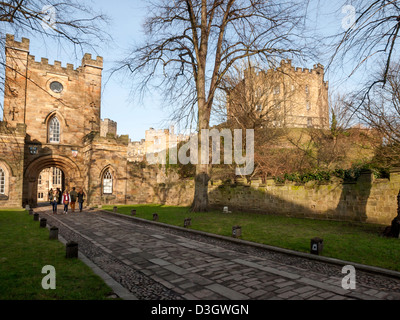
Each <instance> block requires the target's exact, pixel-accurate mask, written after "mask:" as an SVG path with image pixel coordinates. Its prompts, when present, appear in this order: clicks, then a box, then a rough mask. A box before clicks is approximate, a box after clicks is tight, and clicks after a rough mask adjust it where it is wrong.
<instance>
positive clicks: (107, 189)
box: [103, 170, 113, 194]
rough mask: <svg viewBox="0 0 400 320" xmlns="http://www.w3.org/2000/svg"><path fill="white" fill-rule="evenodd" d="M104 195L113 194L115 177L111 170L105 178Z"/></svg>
mask: <svg viewBox="0 0 400 320" xmlns="http://www.w3.org/2000/svg"><path fill="white" fill-rule="evenodd" d="M103 193H104V194H112V193H113V177H112V174H111V172H110V171H109V170H107V171H106V172H105V173H104V176H103Z"/></svg>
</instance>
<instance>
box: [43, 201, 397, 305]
mask: <svg viewBox="0 0 400 320" xmlns="http://www.w3.org/2000/svg"><path fill="white" fill-rule="evenodd" d="M46 210H47V209H46V208H40V209H37V211H39V213H40V215H41V217H46V218H47V219H48V223H49V224H50V225H55V226H58V227H59V228H60V233H61V235H62V236H63V237H64V238H65V239H67V240H69V241H70V240H74V241H77V242H78V243H79V250H80V251H81V252H83V254H85V255H86V256H87V257H88V258H89V259H90V260H91V261H93V262H94V263H95V264H96V265H98V266H99V267H100V268H101V269H102V270H104V271H105V272H106V273H108V274H109V275H110V276H111V277H112V278H114V279H115V280H116V281H117V282H119V283H120V284H121V285H122V286H124V287H125V288H127V289H128V290H129V291H130V292H132V293H133V294H134V295H135V296H136V297H138V299H143V300H162V299H167V300H174V299H176V300H185V299H189V300H227V299H229V300H248V299H253V300H254V299H256V300H277V299H278V300H282V299H292V300H293V299H294V300H344V299H346V300H349V299H362V300H364V299H367V300H371V299H373V300H377V299H386V300H394V299H395V300H400V279H393V278H389V277H383V276H378V275H371V274H367V273H364V272H357V289H356V290H354V291H346V290H344V289H342V279H343V277H344V276H345V275H343V274H342V273H341V268H342V267H340V266H334V265H329V264H324V263H320V262H316V261H308V260H307V259H303V258H299V257H289V256H287V257H285V255H279V254H273V253H268V252H261V251H262V250H260V249H254V248H248V249H246V248H245V249H243V248H240V249H239V248H236V247H235V244H227V243H222V242H221V243H220V241H219V240H216V239H211V238H209V239H206V238H207V237H199V236H193V237H192V236H188V235H187V233H184V232H179V231H177V230H169V229H168V228H164V227H159V226H155V225H149V224H146V223H142V222H136V221H132V220H131V219H127V218H125V217H116V216H114V215H110V214H107V213H102V212H95V211H90V212H83V213H78V214H77V213H75V214H68V215H56V216H54V215H52V214H49V211H46ZM202 238H203V239H202Z"/></svg>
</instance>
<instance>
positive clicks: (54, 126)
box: [49, 117, 60, 143]
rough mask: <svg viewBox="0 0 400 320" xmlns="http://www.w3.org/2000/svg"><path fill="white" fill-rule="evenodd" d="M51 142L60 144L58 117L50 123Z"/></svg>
mask: <svg viewBox="0 0 400 320" xmlns="http://www.w3.org/2000/svg"><path fill="white" fill-rule="evenodd" d="M49 142H50V143H60V122H59V121H58V119H57V117H53V118H51V120H50V122H49Z"/></svg>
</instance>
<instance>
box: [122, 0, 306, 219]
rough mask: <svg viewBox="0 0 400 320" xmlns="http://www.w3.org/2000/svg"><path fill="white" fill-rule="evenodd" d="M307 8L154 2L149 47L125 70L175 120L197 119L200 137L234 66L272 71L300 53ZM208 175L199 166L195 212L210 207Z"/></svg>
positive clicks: (253, 1) (225, 1)
mask: <svg viewBox="0 0 400 320" xmlns="http://www.w3.org/2000/svg"><path fill="white" fill-rule="evenodd" d="M305 6H306V5H305V4H304V2H302V1H292V0H288V1H283V2H282V1H275V0H271V1H265V0H208V1H207V0H175V1H168V0H158V1H153V2H151V3H150V5H149V17H148V18H147V20H146V22H145V24H144V29H145V33H146V35H147V43H146V44H145V45H143V46H138V47H137V48H135V49H134V50H133V51H132V54H131V56H130V57H128V58H127V59H126V60H125V61H123V62H122V64H121V68H120V69H125V70H128V72H130V73H131V75H132V76H133V77H134V80H135V83H136V85H137V86H136V89H137V91H136V92H138V93H143V92H146V90H147V89H154V88H161V89H162V91H163V93H164V95H165V101H166V102H167V101H168V102H169V103H170V105H173V106H175V108H174V111H173V113H172V118H174V119H175V120H181V121H186V123H187V124H188V125H189V124H191V123H192V122H193V121H194V122H195V123H196V129H197V131H201V130H202V129H208V128H209V126H210V118H211V112H212V109H213V105H214V100H215V97H216V94H217V92H218V90H219V87H220V83H221V81H222V79H223V78H224V76H225V75H226V74H227V72H228V71H229V70H230V69H231V68H232V66H234V65H235V64H237V63H238V62H239V61H241V60H243V59H248V58H249V57H258V59H260V60H261V61H263V62H264V63H265V64H266V65H268V64H270V63H276V61H277V60H279V61H280V60H281V59H282V58H285V57H287V56H293V55H298V54H300V51H301V49H302V45H303V44H304V41H303V39H302V38H301V36H302V35H303V33H301V32H299V28H301V26H302V22H303V19H304V14H305V11H304V9H305ZM295 39H296V40H298V45H297V46H295V45H294V42H293V41H294V40H295ZM151 84H153V85H154V86H151ZM200 163H201V161H200ZM209 170H210V165H202V164H198V165H197V168H196V179H195V196H194V201H193V205H192V210H194V211H200V212H201V211H206V210H207V208H208V182H209Z"/></svg>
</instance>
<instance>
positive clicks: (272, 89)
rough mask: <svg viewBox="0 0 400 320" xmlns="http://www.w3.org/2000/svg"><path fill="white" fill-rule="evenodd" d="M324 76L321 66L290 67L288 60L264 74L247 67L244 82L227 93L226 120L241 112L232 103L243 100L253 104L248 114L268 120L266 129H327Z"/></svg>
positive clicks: (327, 108) (327, 115) (290, 62)
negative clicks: (268, 127) (269, 126)
mask: <svg viewBox="0 0 400 320" xmlns="http://www.w3.org/2000/svg"><path fill="white" fill-rule="evenodd" d="M324 76H325V72H324V67H323V66H322V65H321V64H317V65H315V66H314V68H313V69H311V70H310V69H301V68H295V67H293V66H292V61H291V60H288V61H282V62H281V64H280V66H279V67H278V68H276V69H269V70H267V71H264V70H263V71H259V72H257V71H256V70H255V68H249V69H247V70H245V72H244V79H243V81H242V82H240V83H239V84H238V85H237V86H236V87H235V88H233V89H232V91H231V92H230V96H229V99H228V106H227V108H228V110H227V111H228V117H230V118H232V117H233V115H234V113H235V112H238V111H239V112H240V107H236V106H235V103H236V104H240V103H243V99H246V100H247V102H248V101H250V100H252V101H254V104H255V105H254V106H251V108H252V109H253V110H252V111H251V112H255V113H258V114H259V116H261V117H264V118H265V119H266V120H270V121H269V123H268V124H267V126H268V125H273V126H275V127H286V128H317V129H329V102H328V89H329V85H328V82H326V81H325V80H324ZM250 95H252V96H251V97H250ZM243 96H247V97H245V98H244V97H243ZM238 99H239V100H238ZM240 100H242V101H240ZM267 122H268V121H267Z"/></svg>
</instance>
